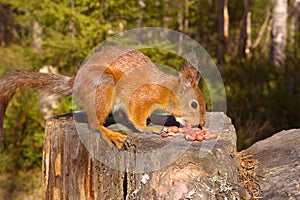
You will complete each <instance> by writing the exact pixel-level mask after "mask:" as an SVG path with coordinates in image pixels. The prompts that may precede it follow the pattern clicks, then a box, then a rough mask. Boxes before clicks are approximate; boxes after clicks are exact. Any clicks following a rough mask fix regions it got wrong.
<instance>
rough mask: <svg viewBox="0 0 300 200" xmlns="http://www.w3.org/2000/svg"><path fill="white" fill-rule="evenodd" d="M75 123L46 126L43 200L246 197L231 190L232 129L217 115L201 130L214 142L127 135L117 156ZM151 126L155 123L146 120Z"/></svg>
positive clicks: (79, 121) (233, 177)
mask: <svg viewBox="0 0 300 200" xmlns="http://www.w3.org/2000/svg"><path fill="white" fill-rule="evenodd" d="M75 119H76V121H75V120H74V119H73V118H72V117H60V118H57V119H55V118H51V119H49V120H48V121H47V125H46V132H45V144H44V153H43V197H44V199H101V200H102V199H182V198H186V199H219V198H221V199H224V198H227V199H234V198H238V199H240V198H246V197H247V193H246V192H245V190H244V189H243V188H241V187H240V186H239V185H238V184H237V162H236V161H237V155H236V135H235V129H234V127H233V125H232V124H231V121H230V119H229V118H227V117H226V116H225V115H224V114H223V113H208V114H207V118H206V125H207V126H209V127H210V129H211V130H212V129H213V130H214V131H217V132H218V133H220V136H219V139H218V140H210V141H202V142H190V141H186V140H184V138H183V137H182V136H177V137H173V138H162V137H161V136H159V135H154V134H153V135H145V134H142V133H134V132H127V134H128V135H129V141H128V143H127V144H126V147H125V148H124V149H123V150H118V149H116V148H112V149H111V148H108V147H107V146H106V145H105V143H104V142H103V140H101V139H100V137H99V133H97V132H91V131H89V130H88V129H85V128H86V127H88V125H87V124H86V123H85V119H84V118H83V117H76V116H75ZM224 120H225V121H224ZM157 121H161V119H152V122H153V123H157ZM222 122H224V124H223V123H222ZM109 128H110V129H116V128H120V125H116V124H114V125H111V126H109ZM86 131H87V132H86ZM213 144H214V145H213ZM106 152H109V153H106ZM177 154H178V156H177V157H174V155H177ZM103 155H106V156H105V157H102V156H103Z"/></svg>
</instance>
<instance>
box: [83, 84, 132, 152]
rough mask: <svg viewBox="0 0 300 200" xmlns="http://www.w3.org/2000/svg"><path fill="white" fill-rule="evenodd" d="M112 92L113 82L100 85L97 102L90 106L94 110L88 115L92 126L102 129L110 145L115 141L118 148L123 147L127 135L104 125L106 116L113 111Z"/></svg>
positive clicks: (97, 91)
mask: <svg viewBox="0 0 300 200" xmlns="http://www.w3.org/2000/svg"><path fill="white" fill-rule="evenodd" d="M112 93H113V86H112V85H111V84H101V85H98V87H97V89H96V93H95V97H94V99H95V103H94V104H92V105H93V106H91V107H90V108H89V109H94V111H93V112H92V110H89V111H88V112H87V115H88V119H89V124H90V127H91V128H92V129H95V130H98V131H100V132H101V133H102V135H103V136H104V139H105V140H106V142H107V144H108V145H109V146H110V147H112V143H114V144H115V145H116V146H117V147H118V148H121V147H122V146H123V143H124V142H125V141H126V140H127V136H126V135H123V134H121V133H119V132H115V131H112V130H109V129H107V128H106V127H104V126H103V124H104V122H105V120H106V118H107V117H108V115H109V113H110V112H111V99H112Z"/></svg>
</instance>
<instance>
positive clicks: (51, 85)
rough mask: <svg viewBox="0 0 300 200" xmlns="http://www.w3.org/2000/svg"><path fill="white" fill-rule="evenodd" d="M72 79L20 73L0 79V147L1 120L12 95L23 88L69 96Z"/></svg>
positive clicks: (1, 134)
mask: <svg viewBox="0 0 300 200" xmlns="http://www.w3.org/2000/svg"><path fill="white" fill-rule="evenodd" d="M73 85H74V79H73V78H70V77H67V76H63V75H58V74H50V73H40V72H35V71H21V72H16V73H13V74H9V75H5V76H3V77H2V78H1V77H0V146H1V143H2V142H3V141H2V140H3V120H4V115H5V111H6V108H7V106H8V103H9V101H10V100H11V98H12V97H13V96H14V94H15V93H16V92H17V91H19V90H21V89H23V88H33V89H41V90H43V91H45V92H47V93H49V94H54V93H58V94H64V95H71V94H72V92H73Z"/></svg>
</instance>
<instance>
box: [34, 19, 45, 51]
mask: <svg viewBox="0 0 300 200" xmlns="http://www.w3.org/2000/svg"><path fill="white" fill-rule="evenodd" d="M32 27H33V28H32V29H33V30H32V32H33V36H32V37H33V40H32V46H33V47H32V48H33V51H34V52H36V53H40V52H41V51H42V37H41V36H42V32H43V29H42V27H41V25H40V24H39V23H38V22H37V21H33V26H32Z"/></svg>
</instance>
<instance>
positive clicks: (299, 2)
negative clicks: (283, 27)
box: [290, 0, 300, 51]
mask: <svg viewBox="0 0 300 200" xmlns="http://www.w3.org/2000/svg"><path fill="white" fill-rule="evenodd" d="M299 6H300V0H294V2H293V5H292V9H291V11H292V12H291V25H290V44H291V46H292V47H294V48H292V49H293V50H294V51H295V50H296V45H297V43H296V33H297V32H298V31H299V28H298V23H299ZM298 45H299V44H298Z"/></svg>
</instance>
